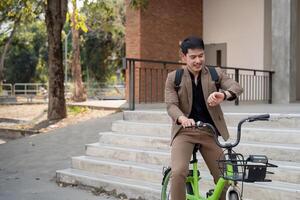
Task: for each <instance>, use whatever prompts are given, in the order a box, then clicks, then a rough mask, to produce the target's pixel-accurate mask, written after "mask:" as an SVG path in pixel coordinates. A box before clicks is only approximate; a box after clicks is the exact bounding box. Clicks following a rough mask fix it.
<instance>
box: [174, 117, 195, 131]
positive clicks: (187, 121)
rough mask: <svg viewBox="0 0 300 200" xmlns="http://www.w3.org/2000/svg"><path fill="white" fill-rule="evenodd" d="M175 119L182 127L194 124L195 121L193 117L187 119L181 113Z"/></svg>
mask: <svg viewBox="0 0 300 200" xmlns="http://www.w3.org/2000/svg"><path fill="white" fill-rule="evenodd" d="M177 121H178V123H179V124H181V125H182V126H183V128H185V127H188V126H194V125H195V121H194V120H193V119H189V118H187V117H186V116H183V115H182V116H180V117H178V119H177Z"/></svg>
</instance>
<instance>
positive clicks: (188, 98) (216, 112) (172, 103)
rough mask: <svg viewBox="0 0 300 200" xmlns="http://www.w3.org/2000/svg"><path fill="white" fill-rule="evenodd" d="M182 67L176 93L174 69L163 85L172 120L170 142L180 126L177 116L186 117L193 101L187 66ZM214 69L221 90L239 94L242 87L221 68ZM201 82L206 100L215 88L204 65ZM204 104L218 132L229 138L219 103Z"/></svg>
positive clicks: (225, 138)
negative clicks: (216, 104)
mask: <svg viewBox="0 0 300 200" xmlns="http://www.w3.org/2000/svg"><path fill="white" fill-rule="evenodd" d="M183 69H184V72H183V75H182V79H181V83H180V89H179V90H178V93H177V92H176V90H175V84H174V80H175V74H176V70H175V71H172V72H170V73H169V74H168V77H167V80H166V86H165V103H166V104H167V112H168V115H169V116H170V117H171V118H172V120H173V123H172V134H171V144H172V142H173V140H174V138H175V136H176V135H177V133H178V132H179V130H180V129H181V128H182V126H181V125H178V124H177V123H176V122H177V119H178V117H179V116H181V115H185V116H186V117H188V116H189V115H190V113H191V110H192V103H193V102H192V101H193V94H192V92H193V88H192V81H191V77H190V75H189V71H188V69H187V67H186V66H184V67H183ZM216 70H217V73H218V75H219V80H220V85H221V89H222V90H228V91H231V92H233V93H235V94H236V96H238V95H240V94H241V93H242V92H243V89H242V87H241V86H240V85H239V84H238V83H237V82H235V81H234V80H232V79H231V78H229V76H228V75H226V73H225V71H224V70H223V69H220V68H216ZM201 83H202V90H203V96H204V99H205V101H206V100H207V98H208V96H209V95H210V94H211V93H212V92H214V91H216V90H217V89H216V86H215V82H214V81H213V80H212V79H211V75H210V73H209V70H208V68H207V67H206V66H205V67H203V69H202V72H201ZM206 102H207V101H206ZM206 106H207V109H208V112H209V114H210V116H211V118H212V120H213V122H214V123H215V126H216V128H217V129H218V131H219V132H220V134H221V136H222V137H223V139H224V140H227V139H228V138H229V133H228V130H227V126H226V123H225V120H224V116H223V112H222V109H221V107H220V105H218V106H214V107H210V106H208V104H207V103H206Z"/></svg>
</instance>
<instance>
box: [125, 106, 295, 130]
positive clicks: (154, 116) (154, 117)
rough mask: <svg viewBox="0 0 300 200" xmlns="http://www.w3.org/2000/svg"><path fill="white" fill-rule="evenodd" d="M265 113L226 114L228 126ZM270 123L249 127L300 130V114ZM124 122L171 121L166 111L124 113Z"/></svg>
mask: <svg viewBox="0 0 300 200" xmlns="http://www.w3.org/2000/svg"><path fill="white" fill-rule="evenodd" d="M259 114H265V113H263V112H262V113H224V117H225V120H226V123H227V126H233V127H234V126H237V125H238V122H239V121H240V120H241V119H244V118H246V117H249V116H252V115H259ZM270 115H271V119H270V121H264V122H261V121H260V122H253V123H248V125H247V126H248V127H260V128H284V127H290V128H300V114H278V113H270ZM123 118H124V120H127V121H139V122H155V123H170V122H171V121H170V120H171V119H170V117H169V116H168V114H167V112H166V111H148V110H140V111H124V117H123Z"/></svg>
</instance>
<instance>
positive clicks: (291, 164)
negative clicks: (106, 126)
mask: <svg viewBox="0 0 300 200" xmlns="http://www.w3.org/2000/svg"><path fill="white" fill-rule="evenodd" d="M251 115H252V114H251ZM247 116H249V115H248V114H235V113H226V114H225V118H226V121H227V125H228V126H229V130H230V133H231V135H232V137H233V138H234V136H235V133H236V127H235V126H236V125H237V122H238V121H239V120H240V119H242V118H244V117H247ZM123 118H124V119H123V120H121V121H116V122H114V123H113V124H112V131H111V132H102V133H99V142H97V143H93V144H87V145H86V154H85V155H84V156H78V157H73V158H72V168H70V169H65V170H58V171H57V174H56V175H57V181H58V182H63V183H66V184H74V185H78V184H81V185H86V186H90V187H96V188H102V189H104V190H107V191H111V190H115V191H116V193H117V194H125V195H126V196H127V197H128V199H129V198H131V199H139V198H140V199H149V200H156V199H160V189H161V180H162V169H163V166H168V164H169V159H170V147H169V139H170V128H171V126H170V119H169V117H168V116H167V114H166V112H163V111H124V115H123ZM242 130H243V132H242V140H241V143H240V145H239V146H238V147H237V148H236V151H237V152H240V153H243V154H245V155H248V154H265V155H267V156H268V157H269V159H270V162H271V163H274V164H277V165H278V166H279V167H278V168H274V169H272V170H271V171H273V172H275V174H274V175H272V176H271V177H270V178H272V180H273V182H268V183H254V184H248V183H244V198H245V199H255V200H261V199H263V200H282V199H300V115H288V114H282V115H279V114H271V121H268V122H253V123H248V124H245V126H244V127H243V129H242ZM199 158H201V156H200V157H199ZM200 163H201V164H200V173H201V176H202V178H203V179H202V180H201V185H200V187H201V188H202V190H203V192H206V191H207V190H208V189H210V188H213V181H212V178H211V176H210V174H209V172H208V170H207V168H206V166H205V164H204V162H203V161H202V160H201V159H200Z"/></svg>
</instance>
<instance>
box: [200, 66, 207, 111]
mask: <svg viewBox="0 0 300 200" xmlns="http://www.w3.org/2000/svg"><path fill="white" fill-rule="evenodd" d="M208 78H209V74H208V71H207V68H206V67H203V68H202V70H201V84H202V91H203V98H204V101H205V102H206V100H207V98H208V85H209V84H208V81H209V79H208ZM206 106H207V105H206Z"/></svg>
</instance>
